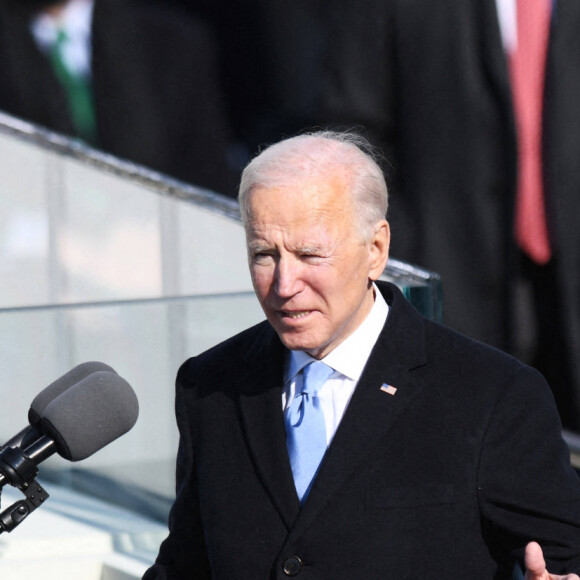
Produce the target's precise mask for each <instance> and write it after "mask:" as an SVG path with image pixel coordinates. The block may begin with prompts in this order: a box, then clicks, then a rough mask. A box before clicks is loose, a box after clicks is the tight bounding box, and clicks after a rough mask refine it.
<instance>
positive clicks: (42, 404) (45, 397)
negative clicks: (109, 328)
mask: <svg viewBox="0 0 580 580" xmlns="http://www.w3.org/2000/svg"><path fill="white" fill-rule="evenodd" d="M98 371H109V372H112V373H114V372H115V371H114V370H113V369H112V368H111V367H110V366H109V365H107V364H105V363H102V362H96V361H90V362H84V363H81V364H79V365H77V366H76V367H74V368H72V369H71V370H70V371H68V373H66V374H64V375H62V377H60V378H58V379H56V380H55V381H53V382H52V383H50V385H48V387H46V388H45V389H43V390H42V391H40V393H38V395H36V397H34V400H33V401H32V403H31V404H30V409H29V411H28V422H29V423H30V424H31V425H38V424H39V423H40V420H41V419H42V415H43V413H44V410H45V409H46V407H47V406H48V404H49V403H51V402H52V401H53V399H56V397H58V396H59V395H61V394H62V393H64V391H66V390H68V389H70V388H71V387H72V386H74V385H76V384H77V383H78V382H80V381H82V380H83V379H84V378H86V377H88V376H89V375H91V374H93V373H96V372H98Z"/></svg>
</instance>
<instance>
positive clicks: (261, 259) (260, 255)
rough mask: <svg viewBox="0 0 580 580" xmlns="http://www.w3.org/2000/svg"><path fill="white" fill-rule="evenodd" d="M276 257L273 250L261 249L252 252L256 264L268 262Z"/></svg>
mask: <svg viewBox="0 0 580 580" xmlns="http://www.w3.org/2000/svg"><path fill="white" fill-rule="evenodd" d="M273 259H274V256H273V254H272V253H271V252H267V251H259V252H252V261H253V262H254V263H255V264H260V265H262V264H268V263H270V262H271V261H272V260H273Z"/></svg>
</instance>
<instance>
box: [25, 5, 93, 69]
mask: <svg viewBox="0 0 580 580" xmlns="http://www.w3.org/2000/svg"><path fill="white" fill-rule="evenodd" d="M93 5H94V1H93V0H69V2H67V4H66V6H65V7H64V8H63V10H62V12H60V13H59V14H58V16H52V15H50V14H49V13H48V12H39V13H38V14H37V15H36V16H35V17H34V18H33V19H32V21H31V23H30V31H31V33H32V36H33V37H34V40H35V42H36V44H37V46H38V47H39V48H40V50H42V51H43V52H45V53H49V52H50V51H51V49H52V47H53V46H54V45H55V43H56V38H57V34H58V31H59V30H63V31H64V32H66V35H67V42H66V44H65V46H64V48H63V51H64V54H63V59H64V63H65V65H66V67H67V68H68V70H69V71H70V72H72V73H73V74H76V75H79V76H82V77H85V78H89V77H90V76H91V27H92V19H93Z"/></svg>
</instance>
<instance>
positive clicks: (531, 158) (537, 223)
mask: <svg viewBox="0 0 580 580" xmlns="http://www.w3.org/2000/svg"><path fill="white" fill-rule="evenodd" d="M550 16H551V0H517V22H518V28H517V35H518V36H517V48H516V50H515V51H514V52H513V53H512V54H511V55H510V73H511V81H512V93H513V100H514V108H515V116H516V128H517V136H518V185H517V193H516V205H515V224H514V226H515V237H516V241H517V243H518V245H519V247H520V248H521V249H522V250H523V251H524V252H525V253H526V254H527V255H528V256H529V257H530V258H531V259H532V260H533V261H534V262H536V263H538V264H546V263H547V262H548V261H549V260H550V257H551V250H550V243H549V239H548V226H547V221H546V205H545V200H544V188H543V181H542V106H543V96H544V79H545V70H546V54H547V50H548V36H549V32H550Z"/></svg>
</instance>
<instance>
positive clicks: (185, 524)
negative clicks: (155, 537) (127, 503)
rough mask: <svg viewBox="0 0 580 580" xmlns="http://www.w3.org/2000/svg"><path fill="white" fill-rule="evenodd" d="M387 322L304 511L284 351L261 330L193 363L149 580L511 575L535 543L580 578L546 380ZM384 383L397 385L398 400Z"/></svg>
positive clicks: (487, 352)
mask: <svg viewBox="0 0 580 580" xmlns="http://www.w3.org/2000/svg"><path fill="white" fill-rule="evenodd" d="M380 288H381V291H382V293H383V294H384V295H385V298H386V300H387V302H388V303H389V304H390V307H391V310H390V312H389V316H388V319H387V323H386V325H385V328H384V330H383V332H382V333H381V335H380V337H379V339H378V342H377V344H376V346H375V348H374V350H373V352H372V353H371V356H370V359H369V361H368V364H367V365H366V367H365V370H364V372H363V375H362V377H361V379H360V382H359V384H358V386H357V388H356V390H355V392H354V395H353V397H352V399H351V402H350V404H349V406H348V408H347V410H346V413H345V415H344V417H343V419H342V422H341V424H340V426H339V428H338V430H337V432H336V435H335V437H334V439H333V441H332V443H331V445H330V447H329V449H328V451H327V453H326V456H325V457H324V460H323V463H322V465H321V468H320V471H319V474H318V476H317V479H316V481H315V483H314V486H313V488H312V491H311V493H310V496H309V497H308V500H307V502H306V503H305V505H304V507H303V508H302V509H301V508H300V503H299V500H298V497H297V496H296V492H295V490H294V483H293V479H292V472H291V468H290V464H289V460H288V455H287V451H286V437H285V428H284V421H283V413H282V405H281V393H282V381H283V361H284V357H285V355H286V351H285V349H284V348H283V346H282V345H281V343H280V341H279V339H278V338H277V335H276V334H275V333H274V331H273V329H272V328H271V326H270V325H269V324H268V323H266V322H265V323H262V324H259V325H258V326H256V327H253V328H251V329H249V330H247V331H245V332H243V333H241V334H240V335H238V336H236V337H234V338H232V339H230V340H228V341H226V342H225V343H222V344H220V345H218V346H216V347H214V348H213V349H211V350H209V351H207V352H206V353H204V354H202V355H200V356H199V357H196V358H193V359H190V360H189V361H187V362H186V363H185V364H184V365H183V366H182V368H181V369H180V371H179V374H178V378H177V400H176V413H177V422H178V426H179V429H180V433H181V443H180V448H179V458H178V477H177V481H178V486H177V500H176V502H175V504H174V506H173V509H172V512H171V516H170V535H169V538H168V539H167V540H166V541H165V543H164V544H163V545H162V547H161V550H160V554H159V557H158V562H157V565H156V566H155V567H154V568H152V569H151V570H150V571H149V572H148V573H147V574H146V576H145V578H146V579H147V580H151V579H169V578H171V579H176V580H177V579H180V580H182V579H184V578H196V579H202V578H213V579H219V580H226V579H227V580H233V579H240V580H248V579H250V578H251V579H252V580H258V579H267V578H279V579H282V578H286V575H285V574H284V573H283V570H282V566H283V563H284V561H285V559H286V558H288V557H289V556H298V557H299V558H300V559H301V560H302V562H303V570H302V572H301V574H300V575H299V576H298V577H299V578H305V579H307V578H309V579H314V578H316V579H317V580H321V579H328V580H341V579H344V580H353V579H355V578H364V579H365V580H374V579H376V580H378V579H381V580H384V578H401V579H403V578H409V579H410V578H435V577H437V578H470V579H482V580H483V579H485V580H491V579H495V578H509V577H510V575H511V570H512V568H513V561H514V560H513V559H514V557H518V558H521V557H522V556H523V551H524V547H525V545H526V542H528V541H529V540H531V539H536V540H538V541H540V542H541V544H542V546H543V548H544V553H545V556H546V560H547V562H548V568H549V569H550V570H551V571H554V572H557V571H559V572H562V571H564V570H575V571H578V570H580V484H579V481H578V478H577V476H576V474H575V473H574V472H573V471H572V470H571V468H570V465H569V454H568V451H567V448H566V446H565V444H564V443H563V441H562V439H561V437H560V424H559V420H558V417H557V413H556V411H555V407H554V403H553V400H552V396H551V393H550V391H549V388H548V387H547V385H546V383H545V381H544V380H543V378H542V377H541V376H540V375H539V374H538V373H537V372H536V371H534V370H532V369H531V368H529V367H527V366H525V365H523V364H521V363H519V362H518V361H516V360H515V359H513V358H511V357H509V356H507V355H505V354H503V353H501V352H499V351H496V350H495V349H492V348H490V347H487V346H484V345H482V344H479V343H477V342H474V341H472V340H470V339H467V338H465V337H464V336H461V335H459V334H456V333H455V332H453V331H451V330H448V329H446V328H444V327H441V326H438V325H436V324H435V323H432V322H430V321H427V320H426V319H424V318H423V317H422V316H421V315H419V314H418V313H417V312H416V311H415V310H414V308H413V307H412V306H411V305H410V304H409V303H408V302H407V301H406V300H405V299H404V297H403V296H402V294H401V293H400V292H399V290H397V289H396V288H395V287H394V286H392V285H389V284H384V285H383V284H381V285H380ZM383 383H388V384H391V385H393V386H395V387H396V388H397V391H396V394H395V395H394V396H393V395H389V394H387V393H385V392H383V391H381V390H380V387H381V385H383Z"/></svg>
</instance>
